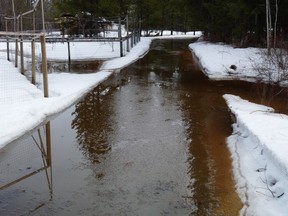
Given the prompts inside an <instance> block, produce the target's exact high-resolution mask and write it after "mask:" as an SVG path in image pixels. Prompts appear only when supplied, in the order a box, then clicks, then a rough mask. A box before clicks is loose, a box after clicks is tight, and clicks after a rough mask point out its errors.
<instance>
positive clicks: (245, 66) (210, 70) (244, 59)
mask: <svg viewBox="0 0 288 216" xmlns="http://www.w3.org/2000/svg"><path fill="white" fill-rule="evenodd" d="M189 47H190V49H191V50H192V53H193V56H194V58H196V60H197V61H198V63H199V66H200V68H201V69H202V71H203V72H204V73H205V74H206V75H207V76H208V77H209V78H211V79H241V80H248V81H249V80H255V77H256V76H257V74H258V72H257V71H255V69H254V68H255V65H254V63H255V62H254V61H256V60H258V61H259V59H260V58H261V52H260V49H258V48H233V47H232V46H230V45H225V44H220V43H219V44H213V43H209V42H197V43H193V44H190V45H189Z"/></svg>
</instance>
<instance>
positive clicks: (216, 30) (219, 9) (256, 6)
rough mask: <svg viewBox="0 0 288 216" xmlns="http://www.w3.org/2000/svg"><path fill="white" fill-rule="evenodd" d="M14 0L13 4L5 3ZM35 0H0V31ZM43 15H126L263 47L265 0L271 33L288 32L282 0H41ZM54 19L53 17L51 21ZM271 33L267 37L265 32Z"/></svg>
mask: <svg viewBox="0 0 288 216" xmlns="http://www.w3.org/2000/svg"><path fill="white" fill-rule="evenodd" d="M11 1H14V8H12V6H11ZM36 1H37V0H0V18H1V22H0V30H2V31H4V30H5V22H4V17H7V16H8V17H13V14H20V13H21V12H25V11H27V10H29V9H31V7H32V6H33V4H34V3H35V2H36ZM43 1H44V2H45V12H46V14H45V17H46V20H47V21H48V22H54V21H55V20H57V18H59V16H60V15H61V14H63V13H69V14H72V15H73V16H76V15H77V16H88V15H89V16H91V17H94V18H98V17H118V16H122V17H124V16H126V15H128V16H129V19H130V20H131V22H135V23H138V21H139V23H141V25H140V26H138V27H139V28H141V30H144V31H145V32H146V33H149V31H151V30H160V31H161V30H171V31H183V32H187V31H198V30H200V31H203V32H204V36H205V39H206V40H210V41H213V42H218V41H221V42H226V43H232V44H234V45H236V46H239V47H245V46H266V44H267V37H266V36H267V16H266V15H267V2H268V3H269V14H270V15H269V16H268V18H269V19H270V22H271V25H270V27H269V31H271V35H274V32H275V33H277V41H281V42H283V41H286V40H287V39H286V38H287V36H288V22H287V20H288V0H269V1H267V0H43ZM55 22H56V21H55ZM271 38H272V37H271Z"/></svg>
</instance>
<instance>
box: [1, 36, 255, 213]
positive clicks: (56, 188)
mask: <svg viewBox="0 0 288 216" xmlns="http://www.w3.org/2000/svg"><path fill="white" fill-rule="evenodd" d="M189 43H191V41H189V40H159V41H155V42H154V43H153V44H152V47H151V51H150V52H149V54H147V55H146V56H145V57H144V58H143V59H141V60H139V61H137V62H136V63H134V64H133V65H131V66H129V67H127V68H125V69H123V70H122V71H120V72H119V73H116V74H114V75H113V76H112V77H111V79H109V80H108V81H106V82H105V83H103V84H101V85H100V86H98V87H97V88H95V89H94V90H93V91H91V92H90V93H89V94H87V95H86V96H85V97H84V98H83V99H81V101H79V102H78V103H77V104H76V105H75V106H72V107H70V108H69V109H67V110H66V111H65V112H63V113H62V114H60V115H58V116H57V117H55V118H54V119H51V121H50V125H51V129H50V127H48V128H47V127H44V128H43V127H41V128H40V129H39V130H38V131H34V132H32V133H31V134H27V135H26V136H25V137H23V138H21V139H19V140H17V141H15V142H13V143H11V144H10V145H8V146H6V147H5V148H4V149H2V150H1V152H0V173H1V178H0V183H1V187H3V185H4V187H3V189H2V190H1V191H0V212H1V215H2V214H3V215H61V216H62V215H67V216H68V215H69V216H70V215H133V216H134V215H141V216H142V215H199V216H202V215H237V214H238V212H239V210H240V208H241V202H240V200H239V198H238V196H237V194H236V192H235V191H234V181H233V177H232V171H231V161H230V158H229V152H228V150H227V148H226V144H225V138H226V137H228V136H229V135H230V134H231V131H232V130H231V127H230V125H231V123H232V122H231V118H230V115H229V113H228V111H227V106H226V104H225V102H224V100H223V99H222V95H223V94H225V93H232V94H236V95H240V96H242V97H244V98H246V99H249V100H253V101H256V102H260V99H258V98H259V95H258V94H257V92H258V91H257V90H256V89H258V87H257V85H254V84H250V83H245V82H239V81H229V82H224V81H222V82H215V81H214V82H213V81H209V80H207V79H206V77H205V76H204V75H203V74H202V73H201V72H200V71H199V69H198V68H197V66H196V64H195V63H194V62H193V60H192V55H191V52H190V51H189V50H188V44H189ZM254 93H255V94H254ZM48 131H49V132H51V135H50V136H49V137H48V139H47V136H46V134H47V133H48ZM48 135H49V133H48ZM50 139H51V140H50ZM50 141H51V144H49V142H50ZM46 145H47V146H48V149H50V147H51V150H52V151H51V155H50V154H48V155H45V154H44V156H45V157H44V158H43V157H42V156H43V155H41V153H40V152H41V151H39V149H40V150H41V149H42V151H43V149H46V148H47V147H46ZM47 157H48V158H47ZM49 161H51V165H50V163H49ZM15 179H16V181H15ZM17 179H18V180H17ZM9 182H12V183H11V184H9ZM7 184H9V185H8V186H7V187H6V186H5V185H7Z"/></svg>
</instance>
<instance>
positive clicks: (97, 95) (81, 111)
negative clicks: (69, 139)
mask: <svg viewBox="0 0 288 216" xmlns="http://www.w3.org/2000/svg"><path fill="white" fill-rule="evenodd" d="M107 92H108V93H109V89H108V88H105V87H104V86H103V85H100V86H98V87H96V88H95V89H94V90H93V91H91V92H90V93H88V94H87V96H86V97H85V98H84V99H83V100H82V101H80V102H79V103H78V104H77V105H76V106H75V111H74V112H73V113H72V115H74V116H75V118H74V119H73V121H72V128H73V129H75V130H76V132H77V137H76V138H77V140H78V143H79V146H80V149H81V150H82V151H83V153H84V155H85V156H86V157H87V158H88V159H89V160H91V161H92V162H93V163H100V162H101V161H100V159H101V155H104V154H106V153H107V152H109V151H110V150H111V143H110V142H109V137H108V134H109V132H111V131H112V130H113V128H112V125H113V123H112V121H111V116H110V114H111V107H110V106H107V105H105V103H107V102H105V101H104V100H103V98H102V97H103V96H104V95H106V93H107ZM106 96H107V95H106ZM106 101H107V100H106Z"/></svg>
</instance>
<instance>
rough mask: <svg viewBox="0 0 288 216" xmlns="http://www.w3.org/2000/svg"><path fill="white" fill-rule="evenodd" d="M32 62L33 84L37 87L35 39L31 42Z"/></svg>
mask: <svg viewBox="0 0 288 216" xmlns="http://www.w3.org/2000/svg"><path fill="white" fill-rule="evenodd" d="M31 58H32V59H31V61H32V65H31V73H32V80H31V82H32V84H34V85H35V83H36V81H35V39H34V38H33V39H32V41H31Z"/></svg>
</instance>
